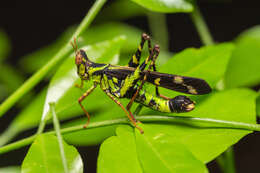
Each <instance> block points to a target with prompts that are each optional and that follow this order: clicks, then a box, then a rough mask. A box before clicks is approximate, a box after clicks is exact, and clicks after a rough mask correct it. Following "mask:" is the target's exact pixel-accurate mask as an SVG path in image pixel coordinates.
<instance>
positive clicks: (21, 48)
mask: <svg viewBox="0 0 260 173" xmlns="http://www.w3.org/2000/svg"><path fill="white" fill-rule="evenodd" d="M93 2H94V1H90V0H84V1H58V0H57V1H50V0H45V1H35V0H27V1H3V0H2V1H0V28H1V29H3V30H4V31H6V32H7V34H8V36H9V37H10V39H11V44H12V51H11V54H10V55H9V57H8V62H9V63H12V64H13V65H14V66H16V60H17V59H18V58H19V57H21V56H23V55H25V54H28V53H30V52H33V51H35V50H37V49H38V48H40V47H42V46H45V45H47V44H50V43H51V42H52V41H54V40H55V39H56V38H57V37H58V36H59V35H60V34H61V33H62V32H63V31H64V29H66V28H67V27H68V26H70V25H73V24H78V23H79V22H80V21H81V20H82V19H83V17H84V16H85V14H86V12H87V10H88V9H89V8H90V6H91V5H92V4H93ZM108 4H109V3H108ZM199 6H200V9H201V12H202V14H203V15H204V17H205V20H206V22H207V23H208V26H209V29H210V31H211V33H212V35H213V37H214V39H215V41H217V42H224V41H230V40H233V39H234V38H235V37H236V36H237V35H238V34H239V33H240V32H242V31H243V30H245V29H247V28H249V27H252V26H254V25H257V24H259V23H260V6H259V4H258V3H257V1H256V0H255V1H252V0H251V1H247V2H246V1H242V0H240V1H234V2H226V3H210V0H208V1H206V0H204V1H199ZM101 13H102V11H101ZM126 22H127V23H129V24H132V25H135V26H137V27H139V28H141V29H143V30H144V31H146V32H148V33H149V31H148V30H147V28H148V26H147V21H146V20H145V18H144V17H135V18H133V19H130V20H127V21H126ZM167 23H168V28H169V39H170V50H171V51H180V50H182V49H184V48H186V47H199V46H201V45H202V44H201V42H200V40H199V37H198V34H197V32H196V29H195V27H194V25H193V23H192V22H191V20H190V17H189V16H188V15H187V14H169V15H167ZM16 112H17V110H10V111H9V112H8V115H6V116H4V118H1V119H0V132H1V131H2V130H3V129H4V128H5V127H6V126H7V125H8V123H9V122H10V121H11V119H12V118H13V116H14V114H15V113H16ZM31 133H32V131H29V132H26V133H23V134H22V135H20V137H22V136H23V135H29V134H31ZM259 146H260V136H259V134H256V133H253V134H250V135H248V136H246V137H244V138H243V139H242V140H240V141H239V142H238V144H236V145H235V157H236V158H235V162H236V169H237V172H238V173H245V172H259V169H258V167H259V166H258V164H259V157H258V155H259V154H260V151H259ZM78 149H79V151H80V153H81V155H82V158H83V160H84V163H85V164H86V165H87V171H88V172H95V167H96V159H97V154H98V147H80V148H78ZM27 150H28V147H25V148H23V149H20V150H17V151H12V152H9V153H7V154H4V155H1V156H0V167H2V166H6V165H20V164H21V163H22V160H23V158H24V156H25V154H26V151H27ZM209 168H210V171H211V172H212V173H218V172H220V170H219V168H218V166H217V165H216V163H215V162H212V163H210V164H209Z"/></svg>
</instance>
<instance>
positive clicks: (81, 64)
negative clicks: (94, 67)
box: [75, 49, 91, 79]
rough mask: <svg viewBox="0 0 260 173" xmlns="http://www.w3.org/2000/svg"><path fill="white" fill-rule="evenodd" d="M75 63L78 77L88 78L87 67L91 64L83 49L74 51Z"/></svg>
mask: <svg viewBox="0 0 260 173" xmlns="http://www.w3.org/2000/svg"><path fill="white" fill-rule="evenodd" d="M75 64H76V65H77V72H78V75H79V76H80V78H82V79H88V78H89V74H88V67H89V65H90V64H91V62H90V60H89V59H88V57H87V54H86V52H85V51H84V50H82V49H80V50H78V51H77V52H76V57H75Z"/></svg>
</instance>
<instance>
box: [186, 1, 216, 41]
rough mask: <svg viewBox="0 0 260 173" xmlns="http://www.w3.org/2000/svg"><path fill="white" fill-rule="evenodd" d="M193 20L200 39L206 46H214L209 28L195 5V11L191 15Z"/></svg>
mask: <svg viewBox="0 0 260 173" xmlns="http://www.w3.org/2000/svg"><path fill="white" fill-rule="evenodd" d="M191 19H192V21H193V23H194V25H195V26H196V28H197V31H198V33H199V36H200V39H201V41H202V43H203V44H204V45H213V44H214V41H213V38H212V36H211V34H210V32H209V29H208V26H207V24H206V22H205V20H204V18H203V16H202V15H201V13H200V10H199V7H198V5H196V4H195V5H194V10H193V12H192V13H191Z"/></svg>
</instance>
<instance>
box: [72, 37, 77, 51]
mask: <svg viewBox="0 0 260 173" xmlns="http://www.w3.org/2000/svg"><path fill="white" fill-rule="evenodd" d="M73 40H74V42H72V41H71V42H70V44H71V46H72V47H73V49H74V51H75V54H76V52H77V50H78V45H77V41H76V37H74V39H73Z"/></svg>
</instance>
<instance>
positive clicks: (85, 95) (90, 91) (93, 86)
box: [78, 84, 97, 128]
mask: <svg viewBox="0 0 260 173" xmlns="http://www.w3.org/2000/svg"><path fill="white" fill-rule="evenodd" d="M96 87H97V85H96V84H94V85H92V87H91V88H89V89H88V90H87V91H86V92H85V93H84V94H83V95H82V96H81V97H80V98H79V99H78V102H79V105H80V107H81V109H82V110H83V111H84V113H85V115H86V116H87V118H88V121H87V123H86V124H85V125H84V128H86V127H87V126H88V124H89V121H90V116H89V113H88V112H87V111H86V109H85V108H84V106H83V105H82V103H81V102H82V101H83V100H84V99H85V98H86V97H87V96H88V95H89V94H90V93H92V91H94V89H95V88H96Z"/></svg>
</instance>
